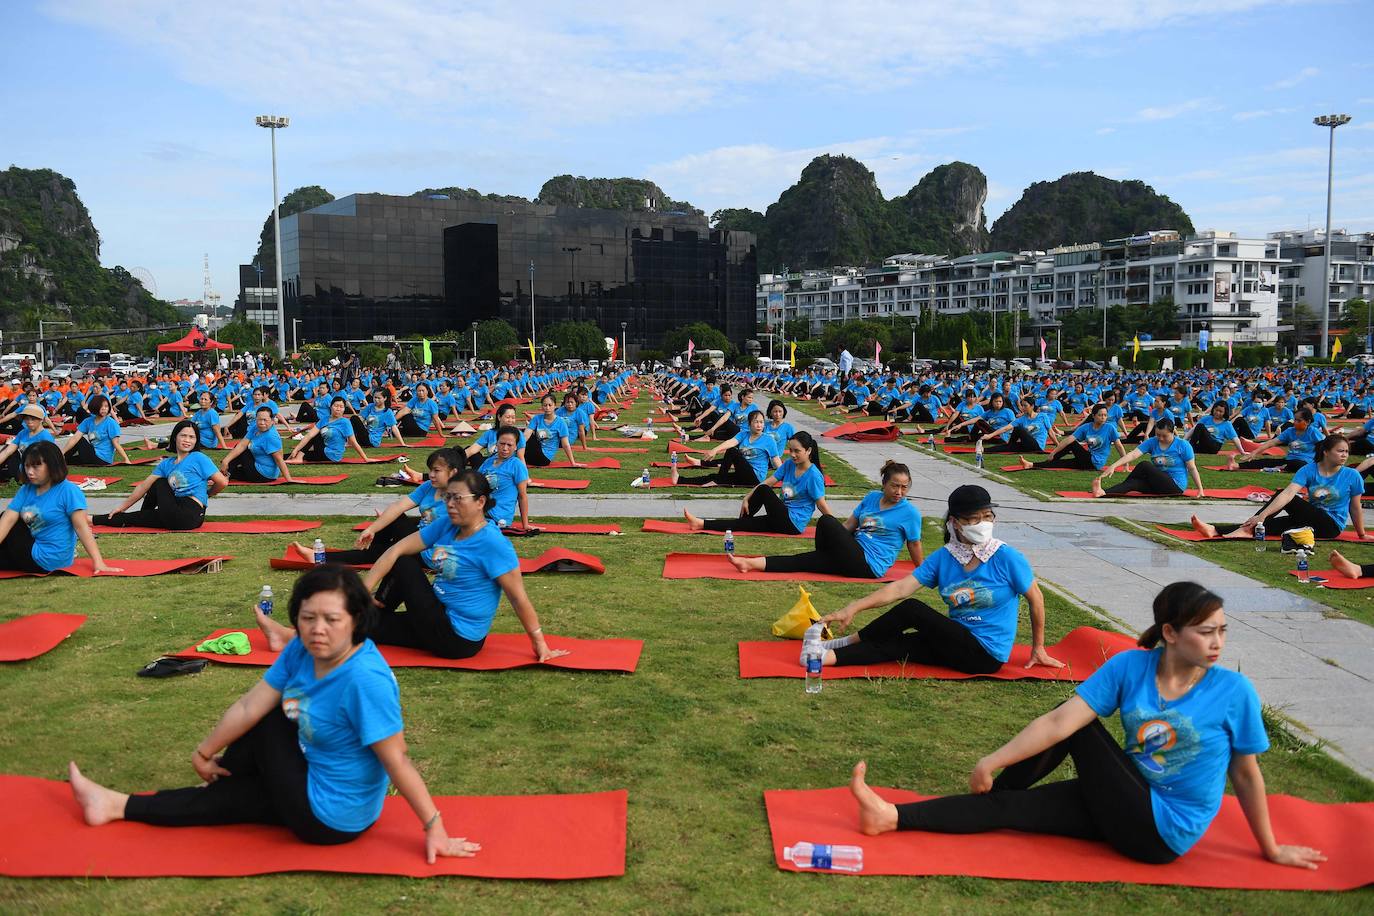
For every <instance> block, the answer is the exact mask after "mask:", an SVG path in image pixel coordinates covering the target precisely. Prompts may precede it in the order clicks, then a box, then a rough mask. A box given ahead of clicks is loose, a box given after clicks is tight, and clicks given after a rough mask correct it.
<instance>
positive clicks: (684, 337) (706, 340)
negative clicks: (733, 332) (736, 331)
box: [663, 321, 735, 357]
mask: <svg viewBox="0 0 1374 916" xmlns="http://www.w3.org/2000/svg"><path fill="white" fill-rule="evenodd" d="M688 340H691V341H692V343H693V344H695V345H696V349H698V350H720V351H721V352H722V353H724V354H725V355H726V356H727V357H728V356H729V355H730V354H731V353H733V352H734V350H735V348H734V346H733V345H732V344H731V343H730V338H728V337H726V336H725V334H724V332H722V331H719V330H717V329H715V328H713V327H711V326H710V325H709V324H707V323H706V322H704V321H697V322H693V323H692V324H689V325H687V326H685V327H681V328H674V329H673V330H671V331H669V332H668V333H667V334H664V335H663V352H665V353H672V354H678V353H681V352H683V351H684V350H686V349H687V341H688Z"/></svg>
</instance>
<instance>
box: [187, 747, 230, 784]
mask: <svg viewBox="0 0 1374 916" xmlns="http://www.w3.org/2000/svg"><path fill="white" fill-rule="evenodd" d="M197 750H199V748H197ZM191 766H192V767H194V768H195V771H196V775H197V776H199V777H200V778H201V779H203V780H205V781H206V782H214V781H215V780H216V779H219V778H220V777H221V776H232V775H233V774H232V773H230V772H229V771H228V770H226V769H225V768H224V767H222V766H220V765H219V758H218V757H202V756H201V755H200V754H198V753H196V752H195V751H192V752H191Z"/></svg>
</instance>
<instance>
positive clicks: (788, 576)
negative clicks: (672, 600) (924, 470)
mask: <svg viewBox="0 0 1374 916" xmlns="http://www.w3.org/2000/svg"><path fill="white" fill-rule="evenodd" d="M738 556H747V554H738ZM914 569H915V566H913V565H912V563H911V561H910V560H898V561H897V562H896V563H894V564H893V565H892V568H891V569H889V570H888V571H887V574H886V575H885V576H883V577H882V578H881V579H850V578H846V577H845V576H832V575H828V574H823V573H813V572H743V573H742V572H739V571H737V570H736V569H735V567H733V566H731V565H730V561H729V560H727V559H725V555H724V554H719V553H670V554H668V555H667V556H666V557H664V558H663V578H665V579H738V580H740V581H741V582H895V581H896V580H897V579H900V578H902V577H903V576H909V575H911V573H912V570H914Z"/></svg>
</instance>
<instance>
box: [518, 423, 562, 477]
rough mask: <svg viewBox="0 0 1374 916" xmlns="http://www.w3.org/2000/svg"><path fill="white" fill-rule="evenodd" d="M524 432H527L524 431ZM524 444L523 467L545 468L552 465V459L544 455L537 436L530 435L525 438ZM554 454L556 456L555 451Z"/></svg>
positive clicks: (556, 452)
mask: <svg viewBox="0 0 1374 916" xmlns="http://www.w3.org/2000/svg"><path fill="white" fill-rule="evenodd" d="M526 432H529V431H528V430H526ZM525 442H526V448H525V465H526V466H527V467H532V468H546V467H548V466H549V465H550V464H552V463H553V459H552V458H550V457H549V456H547V455H545V454H544V447H543V446H542V445H540V439H539V436H538V435H537V434H533V433H531V434H529V435H527V436H525ZM554 454H555V455H557V454H558V450H557V449H555V450H554Z"/></svg>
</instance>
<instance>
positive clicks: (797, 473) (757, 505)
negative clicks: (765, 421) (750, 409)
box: [682, 414, 831, 534]
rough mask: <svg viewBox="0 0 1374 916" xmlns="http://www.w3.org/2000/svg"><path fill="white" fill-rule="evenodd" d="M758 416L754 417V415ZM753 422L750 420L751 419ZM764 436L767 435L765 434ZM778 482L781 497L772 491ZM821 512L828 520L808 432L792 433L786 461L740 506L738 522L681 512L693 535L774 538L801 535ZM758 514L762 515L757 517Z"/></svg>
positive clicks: (817, 461)
mask: <svg viewBox="0 0 1374 916" xmlns="http://www.w3.org/2000/svg"><path fill="white" fill-rule="evenodd" d="M755 416H757V414H756V415H755ZM750 420H751V421H752V420H753V416H751V417H750ZM765 435H767V433H765ZM774 480H777V481H778V483H779V485H780V486H779V489H780V490H781V494H779V493H778V492H777V491H775V490H774V489H773V486H772V482H773V481H774ZM818 508H819V509H820V511H821V514H822V516H825V517H829V516H830V514H831V512H830V506H828V505H827V504H826V502H825V474H824V473H823V472H822V469H821V450H820V449H819V448H818V447H817V446H816V440H815V439H813V438H812V437H811V434H810V433H808V432H799V433H793V434H792V438H790V439H788V440H787V460H786V461H784V462H783V463H782V464H781V465H779V467H778V469H777V470H776V471H774V472H772V473H771V474H769V475H768V476H767V477H766V478H764V480H763V482H762V483H760V484H759V485H758V486H756V487H754V489H752V490H750V491H749V495H748V496H745V497H744V500H743V501H742V502H741V503H740V509H739V517H738V518H715V519H708V520H705V521H703V520H702V519H699V518H697V517H696V516H695V515H693V514H692V513H691V511H689V510H687V509H684V510H683V511H682V515H683V517H684V518H685V519H687V524H688V525H690V526H691V527H692V530H693V531H700V530H702V529H703V528H704V529H706V530H707V531H770V532H773V533H774V534H801V533H802V532H803V531H805V530H806V523H807V522H808V521H810V520H811V515H812V513H814V512H815V511H816V510H817V509H818ZM760 511H761V512H762V513H763V514H762V515H760V514H759V513H760Z"/></svg>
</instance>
